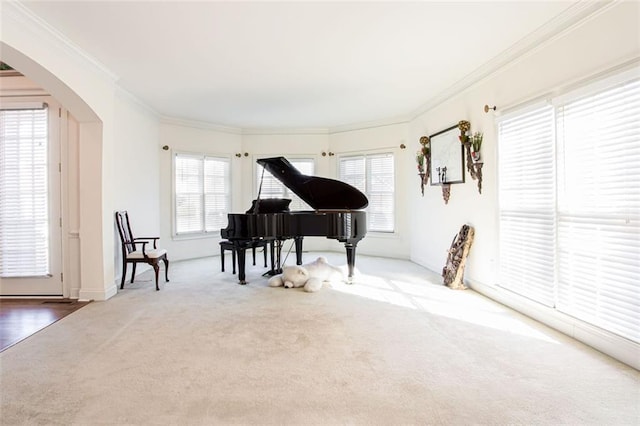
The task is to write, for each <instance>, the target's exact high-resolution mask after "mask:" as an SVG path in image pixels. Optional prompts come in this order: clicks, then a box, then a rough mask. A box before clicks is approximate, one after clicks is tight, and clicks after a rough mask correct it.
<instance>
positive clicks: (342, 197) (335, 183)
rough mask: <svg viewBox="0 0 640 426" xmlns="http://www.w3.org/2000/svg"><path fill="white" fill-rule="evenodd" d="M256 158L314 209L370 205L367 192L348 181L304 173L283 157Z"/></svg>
mask: <svg viewBox="0 0 640 426" xmlns="http://www.w3.org/2000/svg"><path fill="white" fill-rule="evenodd" d="M257 162H258V164H260V165H261V166H262V167H264V168H265V169H266V170H267V171H269V172H270V173H271V174H272V175H273V176H274V177H275V178H276V179H278V180H279V181H280V182H282V183H283V184H284V185H285V186H286V187H287V188H289V189H290V190H292V191H293V192H294V193H295V194H296V195H297V196H298V197H300V198H302V199H303V200H304V201H305V202H306V203H307V204H309V206H311V208H313V209H314V210H359V209H364V208H365V207H367V205H369V200H367V197H366V195H364V194H363V193H362V192H360V191H359V190H358V189H356V188H355V187H353V186H351V185H349V184H348V183H345V182H341V181H339V180H334V179H328V178H323V177H318V176H307V175H303V174H302V173H300V171H298V169H296V168H295V167H293V165H292V164H291V163H290V162H289V160H287V159H286V158H284V157H272V158H260V159H258V160H257Z"/></svg>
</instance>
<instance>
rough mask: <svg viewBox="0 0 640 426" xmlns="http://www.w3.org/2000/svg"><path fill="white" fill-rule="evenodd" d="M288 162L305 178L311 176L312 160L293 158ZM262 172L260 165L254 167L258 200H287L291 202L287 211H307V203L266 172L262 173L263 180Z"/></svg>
mask: <svg viewBox="0 0 640 426" xmlns="http://www.w3.org/2000/svg"><path fill="white" fill-rule="evenodd" d="M289 162H290V163H291V165H292V166H293V167H295V168H296V169H297V170H298V171H299V172H300V173H302V174H303V175H307V176H313V174H314V167H315V162H314V160H313V159H312V158H294V159H289ZM263 170H264V167H262V166H261V165H260V164H258V165H257V167H256V178H257V182H256V183H257V186H256V188H258V190H259V191H260V198H261V199H262V198H289V199H290V200H291V204H289V209H290V210H293V211H299V210H309V209H310V207H309V205H308V204H307V203H305V202H304V201H302V199H301V198H300V197H298V196H297V195H296V194H295V193H293V192H292V191H291V190H290V189H289V188H287V187H286V186H284V185H283V184H282V182H280V181H279V180H278V179H276V178H275V177H273V175H272V174H271V173H269V172H268V171H266V170H265V171H264V178H263V173H262V172H263ZM260 181H262V188H261V187H260Z"/></svg>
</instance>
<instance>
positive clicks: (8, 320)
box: [0, 299, 89, 352]
mask: <svg viewBox="0 0 640 426" xmlns="http://www.w3.org/2000/svg"><path fill="white" fill-rule="evenodd" d="M87 303H89V302H78V301H77V300H71V299H1V300H0V352H2V351H4V350H5V349H7V348H8V347H11V346H13V345H15V344H16V343H18V342H20V341H21V340H24V339H26V338H27V337H29V336H31V335H32V334H34V333H37V332H38V331H40V330H42V329H43V328H45V327H47V326H49V325H51V324H53V323H54V322H56V321H58V320H59V319H60V318H64V317H65V316H67V315H69V314H70V313H72V312H74V311H76V310H78V309H80V308H81V307H83V306H85V305H86V304H87Z"/></svg>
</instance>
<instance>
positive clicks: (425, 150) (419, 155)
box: [416, 136, 431, 197]
mask: <svg viewBox="0 0 640 426" xmlns="http://www.w3.org/2000/svg"><path fill="white" fill-rule="evenodd" d="M420 145H422V147H421V148H420V149H419V150H418V152H416V163H417V165H418V176H420V190H421V191H422V196H423V197H424V186H425V185H426V184H427V183H428V182H429V176H430V175H431V147H430V145H429V137H427V136H422V137H421V138H420Z"/></svg>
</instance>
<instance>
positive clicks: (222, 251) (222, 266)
mask: <svg viewBox="0 0 640 426" xmlns="http://www.w3.org/2000/svg"><path fill="white" fill-rule="evenodd" d="M220 266H221V268H222V272H224V247H222V246H220Z"/></svg>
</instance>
